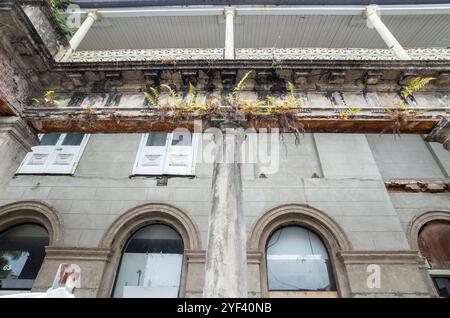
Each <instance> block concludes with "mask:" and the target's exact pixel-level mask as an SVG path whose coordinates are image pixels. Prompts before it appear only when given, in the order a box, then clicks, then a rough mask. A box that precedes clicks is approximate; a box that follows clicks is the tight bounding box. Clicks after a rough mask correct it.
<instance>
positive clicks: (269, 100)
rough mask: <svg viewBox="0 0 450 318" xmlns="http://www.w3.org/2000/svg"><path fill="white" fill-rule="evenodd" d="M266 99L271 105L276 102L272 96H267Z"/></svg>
mask: <svg viewBox="0 0 450 318" xmlns="http://www.w3.org/2000/svg"><path fill="white" fill-rule="evenodd" d="M267 101H268V102H269V104H272V106H275V105H276V104H277V101H276V100H275V98H274V97H273V96H270V95H269V96H267Z"/></svg>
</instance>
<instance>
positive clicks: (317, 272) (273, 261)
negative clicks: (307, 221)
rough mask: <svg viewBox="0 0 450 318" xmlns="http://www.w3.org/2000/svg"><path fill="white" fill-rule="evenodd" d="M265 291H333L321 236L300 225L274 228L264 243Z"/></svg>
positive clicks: (325, 250) (330, 270)
mask: <svg viewBox="0 0 450 318" xmlns="http://www.w3.org/2000/svg"><path fill="white" fill-rule="evenodd" d="M266 257H267V276H268V277H267V278H268V288H269V291H336V285H335V281H334V277H333V271H332V268H331V264H330V258H329V257H328V252H327V249H326V247H325V245H324V244H323V242H322V240H321V239H320V238H319V237H318V236H317V235H316V234H314V233H313V232H311V231H310V230H308V229H306V228H304V227H300V226H285V227H283V228H280V229H278V230H276V231H275V232H274V233H273V234H272V235H271V236H270V238H269V241H268V243H267V247H266Z"/></svg>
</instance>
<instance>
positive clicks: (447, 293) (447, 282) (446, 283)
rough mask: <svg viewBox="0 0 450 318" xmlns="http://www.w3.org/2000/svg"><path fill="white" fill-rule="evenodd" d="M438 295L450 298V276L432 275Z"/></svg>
mask: <svg viewBox="0 0 450 318" xmlns="http://www.w3.org/2000/svg"><path fill="white" fill-rule="evenodd" d="M433 279H434V283H435V284H436V287H437V289H438V292H439V296H441V297H445V298H450V277H434V278H433Z"/></svg>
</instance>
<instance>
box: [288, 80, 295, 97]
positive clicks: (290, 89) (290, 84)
mask: <svg viewBox="0 0 450 318" xmlns="http://www.w3.org/2000/svg"><path fill="white" fill-rule="evenodd" d="M288 89H289V93H290V94H291V96H295V85H294V84H292V82H290V81H288Z"/></svg>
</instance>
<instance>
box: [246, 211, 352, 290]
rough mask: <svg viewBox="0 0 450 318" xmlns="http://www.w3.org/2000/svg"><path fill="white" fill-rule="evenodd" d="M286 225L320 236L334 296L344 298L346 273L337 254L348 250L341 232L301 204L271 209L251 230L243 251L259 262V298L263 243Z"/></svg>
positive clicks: (263, 287)
mask: <svg viewBox="0 0 450 318" xmlns="http://www.w3.org/2000/svg"><path fill="white" fill-rule="evenodd" d="M287 225H298V226H303V227H306V228H308V229H310V230H312V231H313V232H315V233H316V234H317V235H319V236H320V238H321V239H322V241H323V243H324V244H325V246H326V247H327V250H328V253H329V256H330V258H331V261H332V264H333V271H334V277H335V280H336V285H337V289H338V293H339V295H340V296H342V297H347V296H348V295H349V293H350V287H349V283H348V277H347V272H346V270H345V266H344V264H343V261H342V259H341V258H340V257H339V253H340V252H342V251H350V250H352V245H351V242H350V240H349V239H348V238H347V236H346V234H345V233H344V231H343V230H342V228H341V227H340V226H339V225H338V224H337V223H336V222H335V221H334V220H333V219H332V218H330V217H329V216H328V215H327V214H325V213H324V212H322V211H320V210H317V209H315V208H312V207H310V206H307V205H301V204H288V205H282V206H279V207H276V208H273V209H271V210H269V211H267V212H266V213H264V214H263V215H262V216H261V217H260V218H259V219H258V220H257V221H256V222H255V224H254V225H253V227H252V230H251V232H250V236H249V238H248V241H247V248H248V250H249V253H250V255H258V258H259V261H258V262H259V265H260V282H261V293H262V296H263V297H267V296H268V286H267V266H266V243H267V241H268V239H269V237H270V235H271V234H272V233H273V232H275V231H276V230H277V229H279V228H281V227H284V226H287Z"/></svg>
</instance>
